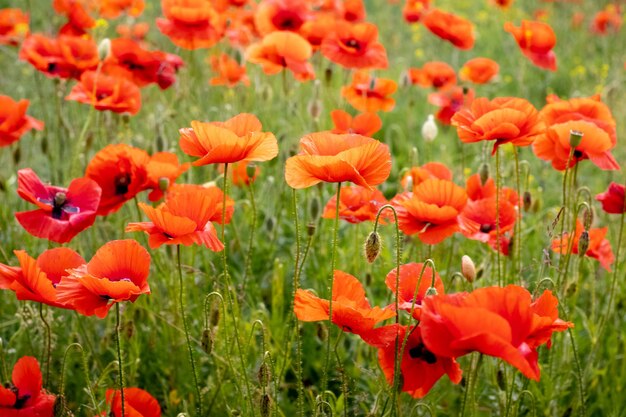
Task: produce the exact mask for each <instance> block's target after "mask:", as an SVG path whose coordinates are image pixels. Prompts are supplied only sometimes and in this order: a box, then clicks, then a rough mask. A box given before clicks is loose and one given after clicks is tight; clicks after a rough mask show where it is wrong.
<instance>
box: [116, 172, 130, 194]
mask: <svg viewBox="0 0 626 417" xmlns="http://www.w3.org/2000/svg"><path fill="white" fill-rule="evenodd" d="M130 183H131V178H130V174H128V173H124V174H121V175H118V176H117V177H115V195H124V194H126V193H127V192H128V187H129V186H130Z"/></svg>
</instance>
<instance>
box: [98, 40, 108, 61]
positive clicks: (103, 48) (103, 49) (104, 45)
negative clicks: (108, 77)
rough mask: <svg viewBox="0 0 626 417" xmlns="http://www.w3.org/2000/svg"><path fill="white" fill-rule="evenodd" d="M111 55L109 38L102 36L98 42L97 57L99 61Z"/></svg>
mask: <svg viewBox="0 0 626 417" xmlns="http://www.w3.org/2000/svg"><path fill="white" fill-rule="evenodd" d="M110 56H111V40H110V39H109V38H104V39H102V40H101V41H100V43H99V44H98V57H99V58H100V61H104V60H106V59H107V58H108V57H110Z"/></svg>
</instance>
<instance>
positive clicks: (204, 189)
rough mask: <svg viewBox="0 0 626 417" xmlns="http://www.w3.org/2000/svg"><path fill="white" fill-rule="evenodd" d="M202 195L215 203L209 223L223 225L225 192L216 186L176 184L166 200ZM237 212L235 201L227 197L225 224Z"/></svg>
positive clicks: (169, 191)
mask: <svg viewBox="0 0 626 417" xmlns="http://www.w3.org/2000/svg"><path fill="white" fill-rule="evenodd" d="M185 193H192V194H202V195H205V196H206V197H207V198H208V199H209V200H210V201H213V202H215V211H214V213H213V214H212V215H211V217H209V221H210V222H213V223H218V224H222V212H223V209H222V207H224V192H223V191H222V190H221V189H220V188H219V187H216V186H215V185H211V184H204V185H196V184H174V185H173V186H172V187H171V188H170V189H169V190H168V191H167V197H166V199H170V198H177V197H176V196H177V195H178V194H185ZM234 212H235V200H233V199H232V198H230V197H229V196H226V213H225V218H224V224H228V223H230V221H231V220H232V218H233V213H234Z"/></svg>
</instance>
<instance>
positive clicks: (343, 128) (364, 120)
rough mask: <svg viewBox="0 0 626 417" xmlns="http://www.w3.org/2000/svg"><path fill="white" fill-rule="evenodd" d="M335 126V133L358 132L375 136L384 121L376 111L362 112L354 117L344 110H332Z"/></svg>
mask: <svg viewBox="0 0 626 417" xmlns="http://www.w3.org/2000/svg"><path fill="white" fill-rule="evenodd" d="M330 117H331V118H332V119H333V124H334V125H335V128H334V129H333V130H332V132H333V133H356V134H357V135H363V136H369V137H371V136H373V135H374V133H376V132H378V131H379V130H380V128H381V127H382V126H383V121H382V120H380V117H378V115H377V114H376V113H367V112H366V113H361V114H358V115H356V116H354V117H352V116H351V115H350V113H348V112H345V111H343V110H333V111H331V112H330Z"/></svg>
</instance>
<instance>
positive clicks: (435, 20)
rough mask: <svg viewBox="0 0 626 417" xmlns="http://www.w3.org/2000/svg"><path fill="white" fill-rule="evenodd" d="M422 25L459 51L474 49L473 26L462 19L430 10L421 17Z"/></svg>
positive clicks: (437, 10)
mask: <svg viewBox="0 0 626 417" xmlns="http://www.w3.org/2000/svg"><path fill="white" fill-rule="evenodd" d="M422 23H423V24H424V26H426V28H427V29H428V30H430V31H431V32H432V33H434V34H435V35H437V36H439V37H440V38H441V39H443V40H444V41H448V42H450V43H451V44H452V45H454V46H456V47H457V48H459V49H472V48H473V47H474V25H473V24H472V22H470V21H469V20H467V19H465V18H463V17H460V16H457V15H455V14H452V13H447V12H444V11H442V10H439V9H432V10H430V11H429V12H428V13H426V14H425V15H424V16H423V17H422Z"/></svg>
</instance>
